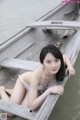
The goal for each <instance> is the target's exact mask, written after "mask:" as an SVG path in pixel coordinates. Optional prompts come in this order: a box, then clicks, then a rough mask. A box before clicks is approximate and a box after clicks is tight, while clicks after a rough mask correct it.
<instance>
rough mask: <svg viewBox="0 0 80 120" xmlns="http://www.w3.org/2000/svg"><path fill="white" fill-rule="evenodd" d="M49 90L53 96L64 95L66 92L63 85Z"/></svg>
mask: <svg viewBox="0 0 80 120" xmlns="http://www.w3.org/2000/svg"><path fill="white" fill-rule="evenodd" d="M48 90H49V92H50V93H53V94H55V93H58V94H60V95H62V94H63V92H64V88H63V87H62V86H61V85H57V86H54V87H50V88H48Z"/></svg>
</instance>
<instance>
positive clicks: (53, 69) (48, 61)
mask: <svg viewBox="0 0 80 120" xmlns="http://www.w3.org/2000/svg"><path fill="white" fill-rule="evenodd" d="M43 65H44V68H45V70H46V71H47V73H49V74H51V75H54V74H56V73H57V72H58V71H59V69H60V67H61V61H60V59H56V58H55V57H54V56H53V55H52V54H51V53H48V54H47V55H46V56H45V59H44V61H43Z"/></svg>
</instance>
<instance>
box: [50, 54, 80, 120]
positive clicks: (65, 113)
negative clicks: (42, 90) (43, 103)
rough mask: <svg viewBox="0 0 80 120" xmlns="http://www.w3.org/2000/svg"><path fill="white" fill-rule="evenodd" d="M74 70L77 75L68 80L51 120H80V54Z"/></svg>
mask: <svg viewBox="0 0 80 120" xmlns="http://www.w3.org/2000/svg"><path fill="white" fill-rule="evenodd" d="M74 68H75V70H76V74H75V76H72V77H71V78H70V79H69V80H68V82H67V84H66V86H65V92H64V95H63V96H61V97H60V99H59V100H58V102H57V103H56V105H55V108H54V110H53V111H52V113H51V115H50V118H49V120H80V54H79V56H78V58H77V60H76V63H75V65H74Z"/></svg>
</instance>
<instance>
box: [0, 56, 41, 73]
mask: <svg viewBox="0 0 80 120" xmlns="http://www.w3.org/2000/svg"><path fill="white" fill-rule="evenodd" d="M40 65H41V64H40V63H39V62H35V61H29V60H21V59H15V58H5V59H4V60H2V61H1V62H0V66H1V67H6V68H14V69H23V70H30V71H32V70H35V69H36V68H38V67H39V66H40Z"/></svg>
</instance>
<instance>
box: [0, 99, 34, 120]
mask: <svg viewBox="0 0 80 120" xmlns="http://www.w3.org/2000/svg"><path fill="white" fill-rule="evenodd" d="M0 109H1V110H4V111H6V112H10V113H13V114H14V115H18V116H20V117H23V118H27V119H29V120H33V119H34V117H35V113H33V112H30V109H28V108H26V107H23V106H21V105H17V104H15V103H11V102H5V101H3V100H0Z"/></svg>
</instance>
